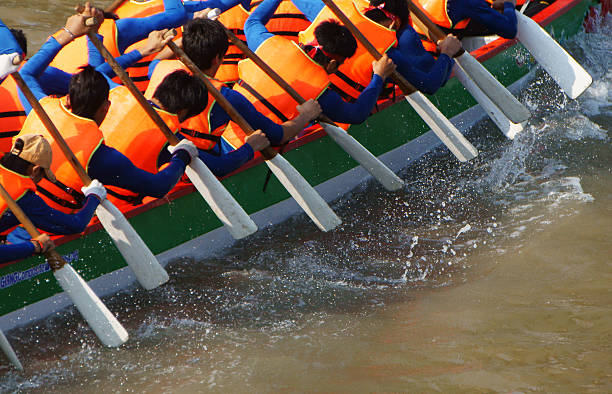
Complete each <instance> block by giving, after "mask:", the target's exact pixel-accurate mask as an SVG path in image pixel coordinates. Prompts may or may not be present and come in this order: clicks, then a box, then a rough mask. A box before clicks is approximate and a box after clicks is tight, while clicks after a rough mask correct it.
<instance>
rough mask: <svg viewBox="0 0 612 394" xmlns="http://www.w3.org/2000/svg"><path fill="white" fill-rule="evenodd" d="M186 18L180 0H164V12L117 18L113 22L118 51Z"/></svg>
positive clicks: (179, 23) (186, 15)
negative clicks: (138, 16) (115, 27)
mask: <svg viewBox="0 0 612 394" xmlns="http://www.w3.org/2000/svg"><path fill="white" fill-rule="evenodd" d="M192 16H193V15H192ZM188 20H189V19H188V14H187V12H186V11H185V8H184V7H183V2H182V1H181V0H164V12H160V13H158V14H155V15H151V16H147V17H145V18H121V19H118V20H117V21H116V22H115V23H116V26H117V46H118V47H119V52H120V53H123V52H124V51H125V50H126V49H127V47H129V46H130V45H132V44H134V43H136V42H138V41H140V40H144V39H145V38H147V36H148V35H149V33H151V32H152V31H154V30H162V29H172V28H174V27H179V26H181V25H183V24H184V23H185V22H187V21H188Z"/></svg>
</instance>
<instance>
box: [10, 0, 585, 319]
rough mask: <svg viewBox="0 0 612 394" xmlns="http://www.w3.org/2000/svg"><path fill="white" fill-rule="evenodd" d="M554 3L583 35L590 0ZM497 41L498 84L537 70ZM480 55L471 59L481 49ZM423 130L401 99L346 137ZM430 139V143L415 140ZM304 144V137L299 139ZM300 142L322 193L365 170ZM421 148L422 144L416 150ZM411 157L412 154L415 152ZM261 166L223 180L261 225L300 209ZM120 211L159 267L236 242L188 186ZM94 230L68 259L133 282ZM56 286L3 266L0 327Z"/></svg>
mask: <svg viewBox="0 0 612 394" xmlns="http://www.w3.org/2000/svg"><path fill="white" fill-rule="evenodd" d="M557 3H560V4H557ZM557 3H555V4H554V5H553V6H551V7H549V8H553V7H556V9H555V12H550V15H547V16H546V18H540V20H539V21H540V22H541V23H542V24H547V30H548V31H549V32H554V36H555V37H557V38H558V39H559V38H567V37H570V36H572V35H574V34H576V33H577V32H578V31H580V29H581V23H582V21H583V19H584V16H585V14H586V11H587V9H588V7H589V6H591V5H593V2H592V1H588V0H583V1H580V0H579V1H570V0H558V1H557ZM561 3H562V4H561ZM536 20H538V18H536ZM498 41H503V40H498ZM493 44H495V43H491V44H489V45H488V47H489V46H492V49H491V50H488V51H486V52H483V53H482V56H481V57H480V59H484V58H487V60H485V61H484V64H485V66H486V67H487V69H488V70H489V71H490V72H491V73H492V74H493V75H495V76H496V78H498V80H499V81H500V82H502V83H503V84H504V85H506V86H509V85H511V84H512V83H514V82H516V81H518V80H519V79H521V78H522V77H524V76H525V75H526V74H527V73H528V72H529V70H530V68H532V67H533V64H523V65H519V63H518V62H517V59H519V58H525V50H524V49H523V48H522V47H521V46H520V45H512V46H510V47H507V48H506V46H508V43H507V42H506V44H504V45H498V48H495V45H493ZM478 52H479V51H478ZM478 52H477V53H476V55H479V54H480V53H478ZM497 52H498V53H497ZM492 55H493V56H492ZM489 57H490V58H489ZM430 99H431V101H432V102H433V103H434V104H435V105H437V106H438V108H439V109H440V110H441V111H442V112H443V113H444V114H445V115H446V116H447V117H448V118H452V117H454V116H456V115H459V114H461V113H465V111H467V110H468V109H470V108H471V107H473V106H475V105H476V102H475V101H474V99H473V98H472V97H471V96H470V95H469V93H467V91H466V90H465V89H464V88H463V87H462V86H461V84H460V83H459V82H458V81H457V80H456V78H452V79H451V80H449V82H448V83H447V84H446V86H445V87H444V88H443V89H441V90H440V91H439V92H437V93H436V94H435V95H433V96H431V97H430ZM472 112H474V111H472ZM478 112H479V115H478V116H479V117H482V116H483V114H482V111H478ZM428 131H429V128H428V127H427V126H426V125H425V123H424V122H423V121H422V120H421V119H420V118H419V117H418V115H417V114H416V112H415V111H414V110H413V109H412V108H411V107H410V105H409V104H408V103H407V102H406V101H405V100H400V101H398V102H396V103H394V104H392V105H389V106H387V107H386V108H384V109H383V110H381V111H379V112H377V113H376V114H374V115H372V116H371V117H370V118H369V119H368V120H367V121H366V122H365V123H364V124H361V125H358V126H353V127H351V128H350V133H351V134H352V135H353V136H354V137H355V138H356V139H357V140H358V141H360V142H361V143H362V144H363V145H364V146H365V147H366V148H367V149H369V150H370V151H371V152H372V153H374V154H375V155H376V156H380V155H383V154H385V153H387V152H390V151H393V150H394V149H395V150H397V149H398V148H399V149H401V147H407V146H410V145H411V144H412V145H413V148H414V151H415V152H420V153H421V154H422V153H424V152H425V151H426V150H428V149H431V147H432V146H433V145H432V142H431V141H434V139H433V137H431V133H428V134H427V135H425V134H426V133H427V132H428ZM419 137H421V138H419ZM427 139H428V140H429V141H430V142H429V143H424V142H423V141H421V140H427ZM304 140H309V141H308V142H307V143H303V142H304ZM304 140H302V141H299V142H298V143H296V144H294V146H293V149H290V150H289V151H287V152H286V153H285V154H284V155H285V157H286V158H287V160H289V162H291V163H292V164H293V165H294V166H295V167H296V169H297V170H298V171H300V172H301V173H302V175H303V176H304V177H305V178H306V179H307V180H308V181H309V183H310V184H311V185H313V186H314V185H321V184H323V183H325V184H324V185H322V187H324V188H325V189H326V192H325V193H323V194H324V197H325V198H326V199H328V200H333V199H334V198H335V197H339V196H340V195H342V194H344V193H345V192H346V191H347V188H350V187H354V186H355V185H356V184H358V183H359V182H361V181H362V180H363V179H364V178H365V177H366V176H367V174H366V173H365V171H358V172H356V170H354V169H355V167H357V166H358V165H357V163H356V162H355V161H354V160H353V159H351V158H350V157H349V156H348V155H347V154H346V153H345V152H344V151H342V150H341V149H340V148H339V147H338V146H337V145H336V144H335V143H334V142H333V141H332V140H331V139H330V138H329V137H327V136H325V135H324V134H323V133H318V134H316V135H314V136H307V137H306V138H305V139H304ZM419 144H422V146H421V147H419V146H418V145H419ZM290 148H291V147H290ZM395 156H396V158H395V159H394V160H395V162H393V163H392V165H390V166H391V167H392V168H393V169H396V170H397V169H400V168H402V167H405V166H406V165H407V164H408V158H407V157H401V158H400V160H399V161H398V160H397V154H396V155H395ZM411 158H412V159H414V156H413V157H411ZM351 170H353V173H354V174H358V175H359V176H360V177H361V178H360V179H356V180H355V179H353V178H354V177H353V173H351V177H350V178H351V181H350V182H348V183H346V182H345V183H344V185H342V186H341V187H339V188H338V189H337V190H336V189H334V181H335V180H336V179H340V178H341V175H342V174H345V177H344V179H345V180H346V179H347V178H349V177H347V176H346V173H347V172H348V171H351ZM267 171H268V169H267V166H266V165H265V164H263V163H262V162H259V163H257V164H255V165H252V166H250V167H248V168H247V169H244V170H242V171H240V172H237V173H235V174H232V175H231V176H229V177H227V178H226V179H224V180H223V184H224V185H225V187H226V188H227V189H228V190H229V191H230V193H231V194H232V195H234V196H235V198H236V199H237V201H238V202H239V203H240V204H241V205H242V206H243V207H244V209H245V210H246V211H247V212H248V213H249V214H255V215H254V218H256V222H258V224H260V227H261V224H266V223H269V222H272V223H275V222H279V221H281V220H283V219H285V218H286V217H287V216H288V215H292V214H294V213H296V212H298V211H297V208H296V206H295V204H294V203H293V202H292V200H288V199H290V196H289V194H288V193H287V192H286V191H285V190H284V189H283V187H282V186H281V184H280V183H279V182H278V181H277V180H276V179H274V178H272V179H271V180H270V183H269V185H268V187H267V190H266V192H265V193H263V192H262V184H263V180H264V179H265V177H266V173H267ZM281 202H282V203H281ZM278 203H281V204H278ZM266 208H267V209H266ZM279 212H281V213H279ZM126 216H128V217H129V220H130V222H131V224H132V225H133V226H134V228H135V229H136V231H137V232H138V233H139V234H140V236H141V237H142V239H143V240H144V241H145V242H146V243H147V245H149V247H150V249H151V250H152V251H153V253H155V254H156V255H158V257H159V259H160V261H161V262H162V263H164V264H165V263H167V262H168V261H170V260H172V258H175V257H178V256H181V255H182V254H183V252H184V255H186V256H192V257H196V258H198V257H202V256H205V255H207V254H208V253H210V252H211V251H214V250H219V249H220V248H222V247H226V246H229V245H230V244H231V242H232V240H231V238H230V236H229V234H228V233H227V231H226V230H225V229H223V228H222V225H221V222H220V221H219V220H218V219H217V218H216V217H215V216H214V214H213V213H212V211H211V210H210V209H209V208H208V206H207V205H206V203H205V202H204V200H203V199H202V197H201V196H200V195H199V194H197V193H193V192H191V190H182V191H180V192H177V193H173V194H171V195H170V197H169V198H168V199H166V200H164V201H160V202H156V203H153V204H149V206H147V207H145V208H140V209H137V210H135V211H132V212H127V213H126ZM270 216H273V218H270ZM98 227H99V226H94V227H92V228H90V229H88V231H87V232H86V235H84V236H80V237H69V238H64V239H60V240H59V242H58V243H59V244H60V246H59V247H58V251H59V252H60V253H61V254H62V255H64V256H66V258H67V260H68V262H69V263H70V264H72V266H73V267H74V268H75V269H76V270H77V271H78V272H79V273H80V274H81V275H82V277H83V278H84V279H85V280H87V281H91V280H94V281H93V282H92V284H93V285H92V287H93V288H94V290H96V292H97V293H99V294H102V295H105V294H111V293H113V292H116V291H118V290H120V289H121V288H125V287H126V286H128V285H129V284H130V283H131V282H133V277H132V275H131V272H130V270H129V269H128V268H126V265H125V263H124V261H123V259H122V257H121V255H120V254H119V252H118V250H117V249H116V248H115V247H114V245H113V243H112V241H111V240H110V238H109V237H108V235H107V234H106V233H105V232H104V231H103V230H101V229H99V228H98ZM186 243H187V244H186ZM182 251H183V252H182ZM61 292H62V290H61V288H60V287H59V286H58V285H57V283H56V282H55V279H54V277H53V275H52V273H51V271H50V270H49V268H48V265H47V264H46V263H45V261H44V259H42V258H41V257H34V258H30V259H26V260H22V261H19V262H16V263H13V264H8V265H4V266H3V267H0V297H1V299H2V300H3V302H2V304H1V305H0V329H10V328H12V327H15V326H17V325H21V324H25V323H27V322H29V321H32V320H36V319H40V318H43V317H45V316H46V315H49V314H51V313H53V312H54V311H56V310H58V309H60V308H62V307H65V306H67V305H69V304H70V302H69V300H68V298H67V297H66V296H65V295H62V296H57V295H58V294H59V293H61Z"/></svg>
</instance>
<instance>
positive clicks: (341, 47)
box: [304, 20, 357, 74]
mask: <svg viewBox="0 0 612 394" xmlns="http://www.w3.org/2000/svg"><path fill="white" fill-rule="evenodd" d="M314 36H315V41H316V42H312V43H309V44H307V45H304V50H305V51H306V53H308V55H309V56H310V57H311V58H312V59H313V60H314V61H315V62H317V63H318V64H320V65H321V66H323V68H325V71H327V73H328V74H333V73H334V72H336V71H337V70H338V67H340V65H341V64H342V63H344V61H345V60H346V59H348V58H349V57H351V56H353V55H354V54H355V51H356V50H357V41H356V40H355V37H353V35H352V34H351V32H350V31H349V29H347V28H346V27H345V26H342V25H341V24H340V23H339V22H337V21H335V20H328V21H323V22H321V23H319V25H318V26H317V27H316V28H315V31H314Z"/></svg>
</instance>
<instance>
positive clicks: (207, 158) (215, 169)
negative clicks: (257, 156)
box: [199, 144, 254, 177]
mask: <svg viewBox="0 0 612 394" xmlns="http://www.w3.org/2000/svg"><path fill="white" fill-rule="evenodd" d="M253 155H254V153H253V149H252V148H251V145H249V144H244V145H242V146H241V147H240V148H238V149H235V150H233V151H231V152H227V153H223V154H221V155H220V156H217V155H213V154H210V153H208V152H204V151H202V150H201V151H199V156H200V160H202V161H203V162H204V164H206V166H207V167H208V168H209V169H210V170H211V171H212V173H213V174H215V176H218V177H222V176H225V175H227V174H229V173H230V172H232V171H235V170H237V169H238V168H240V167H242V165H243V164H245V163H246V162H248V161H249V160H251V159H252V158H253Z"/></svg>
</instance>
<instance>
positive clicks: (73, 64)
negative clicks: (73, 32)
mask: <svg viewBox="0 0 612 394" xmlns="http://www.w3.org/2000/svg"><path fill="white" fill-rule="evenodd" d="M56 34H57V33H56ZM98 34H100V35H102V36H103V38H104V39H103V43H104V46H105V47H106V48H107V49H108V51H109V52H110V53H111V55H113V57H117V56H119V55H120V53H119V48H118V47H117V26H116V24H115V21H114V20H112V19H105V20H104V22H102V25H101V26H100V29H99V30H98ZM87 64H89V56H88V52H87V37H86V36H81V37H78V38H76V39H74V40H72V41H71V42H70V43H69V44H68V45H66V46H65V47H63V48H62V49H61V50H60V51H59V53H58V54H57V56H55V58H54V59H53V61H52V62H51V64H50V66H51V67H55V68H59V69H60V70H62V71H65V72H67V73H69V74H74V73H77V72H78V71H79V67H81V66H85V65H87Z"/></svg>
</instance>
